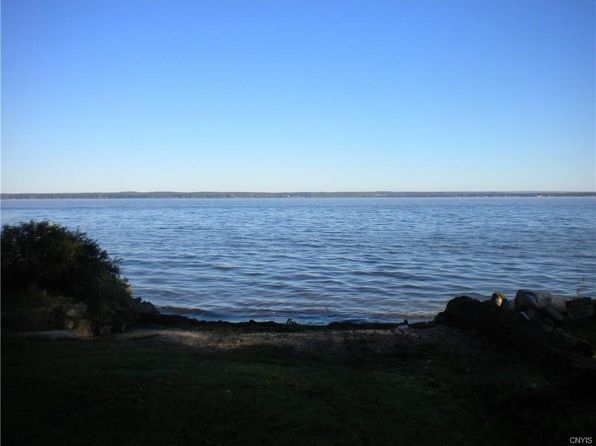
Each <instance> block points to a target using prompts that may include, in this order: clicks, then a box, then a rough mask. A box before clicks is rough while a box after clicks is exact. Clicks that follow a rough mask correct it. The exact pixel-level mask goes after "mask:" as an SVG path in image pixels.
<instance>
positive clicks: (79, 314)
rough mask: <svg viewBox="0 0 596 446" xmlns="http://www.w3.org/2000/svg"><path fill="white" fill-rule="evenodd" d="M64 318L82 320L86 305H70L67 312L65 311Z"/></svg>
mask: <svg viewBox="0 0 596 446" xmlns="http://www.w3.org/2000/svg"><path fill="white" fill-rule="evenodd" d="M65 314H66V317H67V318H69V319H74V320H80V319H84V318H85V316H86V315H87V304H85V303H83V302H79V303H76V304H74V305H71V306H70V308H69V309H68V310H66V313H65Z"/></svg>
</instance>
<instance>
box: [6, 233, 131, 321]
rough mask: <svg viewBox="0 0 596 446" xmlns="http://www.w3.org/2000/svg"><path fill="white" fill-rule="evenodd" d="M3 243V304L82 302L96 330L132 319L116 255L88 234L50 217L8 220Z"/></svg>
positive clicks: (129, 303)
mask: <svg viewBox="0 0 596 446" xmlns="http://www.w3.org/2000/svg"><path fill="white" fill-rule="evenodd" d="M1 248H2V306H3V308H4V309H6V308H14V307H22V306H36V305H37V306H52V305H57V304H64V303H65V302H83V303H85V304H86V305H87V308H88V311H87V315H88V319H89V320H90V322H91V324H92V326H93V328H94V330H96V331H97V330H99V329H100V328H101V327H102V326H106V325H109V326H112V327H113V329H115V330H121V329H123V328H124V326H125V325H126V324H127V323H128V322H132V318H133V312H132V311H131V309H132V305H133V301H132V297H131V295H130V288H129V286H128V283H127V281H126V280H125V279H124V278H122V277H120V268H119V265H118V260H116V259H114V258H111V257H110V256H109V255H108V253H107V252H106V251H105V250H103V249H101V248H100V247H99V245H98V244H97V242H96V241H94V240H92V239H91V238H89V237H88V236H87V235H86V234H85V233H83V232H81V231H78V230H77V231H71V230H69V229H68V228H65V227H64V226H61V225H58V224H54V223H50V222H48V221H42V222H34V221H30V222H28V223H22V224H19V225H14V226H11V225H4V226H3V227H2V244H1Z"/></svg>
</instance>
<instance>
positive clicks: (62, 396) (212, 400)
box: [2, 335, 596, 446]
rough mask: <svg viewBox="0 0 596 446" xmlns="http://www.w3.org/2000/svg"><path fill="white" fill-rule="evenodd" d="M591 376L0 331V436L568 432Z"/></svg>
mask: <svg viewBox="0 0 596 446" xmlns="http://www.w3.org/2000/svg"><path fill="white" fill-rule="evenodd" d="M590 383H592V384H590ZM586 386H588V387H586ZM590 386H592V387H591V388H590V389H588V392H594V386H593V380H591V378H590V377H585V376H583V375H578V376H575V375H570V374H569V373H568V372H563V371H557V370H544V369H543V368H542V367H539V366H535V365H531V364H526V363H524V362H523V361H521V360H520V358H518V357H516V356H515V355H514V356H511V355H505V354H503V353H500V352H499V351H497V350H490V351H488V352H486V353H485V354H482V355H478V356H476V357H470V356H467V355H463V354H458V353H455V352H451V351H446V350H444V349H442V348H440V346H437V345H428V346H426V347H423V348H421V349H420V351H419V352H417V353H415V354H410V355H407V356H403V355H400V356H397V355H396V356H375V355H366V354H363V355H362V356H359V357H355V358H348V359H346V358H321V357H312V356H311V357H308V356H305V355H302V356H297V355H296V354H294V353H292V352H289V351H280V350H274V349H270V348H269V349H254V348H251V349H246V350H237V351H232V352H218V353H198V352H197V351H192V350H189V349H184V348H174V347H167V346H163V345H161V346H160V345H153V344H150V343H147V342H139V341H130V342H124V341H113V340H94V341H79V340H41V339H24V338H17V337H13V336H7V335H4V336H3V337H2V444H3V445H6V446H13V445H14V446H16V445H23V446H33V445H54V444H56V445H64V446H70V445H77V444H80V445H86V446H92V445H102V446H107V445H142V446H150V445H160V446H161V445H186V444H188V445H202V444H209V445H212V444H213V445H217V444H221V445H235V444H238V445H240V444H242V445H247V444H249V445H250V444H255V445H267V444H271V445H299V444H305V445H309V446H312V445H319V444H321V445H326V444H337V445H410V444H411V445H433V444H437V445H438V444H446V445H451V444H452V445H480V444H482V445H490V444H525V445H528V444H568V437H569V436H572V435H594V433H593V432H590V433H589V429H591V428H592V426H596V423H595V424H594V425H592V421H594V420H596V408H595V407H594V405H593V404H592V397H591V396H590V394H589V393H588V394H586V393H585V391H586V389H587V388H589V387H590ZM594 394H596V393H594ZM594 394H592V395H594ZM545 441H546V443H545ZM594 441H596V438H594Z"/></svg>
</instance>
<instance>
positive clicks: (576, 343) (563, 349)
mask: <svg viewBox="0 0 596 446" xmlns="http://www.w3.org/2000/svg"><path fill="white" fill-rule="evenodd" d="M494 300H495V299H493V300H491V301H485V302H480V301H479V300H476V299H472V298H470V297H468V296H458V297H456V298H454V299H451V300H450V301H449V302H448V303H447V307H446V308H445V311H443V312H441V313H439V314H438V315H437V317H436V318H435V322H436V323H442V324H446V325H450V326H453V327H458V328H463V329H467V330H475V331H477V332H479V333H481V334H483V335H484V336H486V337H487V338H489V339H490V340H492V341H494V342H495V343H498V344H501V345H503V346H505V347H507V348H513V349H516V350H518V351H521V352H524V353H526V354H527V355H529V356H532V357H534V358H536V359H539V360H544V361H546V362H548V363H558V364H560V365H566V366H571V367H574V368H581V369H589V370H596V360H594V355H595V353H596V349H595V348H594V346H593V345H591V344H590V343H588V342H586V341H585V340H583V339H580V338H577V337H574V336H571V335H570V334H568V333H566V332H564V331H563V330H561V329H560V328H555V327H554V326H551V328H550V329H549V330H546V329H544V328H543V326H544V320H539V319H540V318H539V317H538V316H535V318H534V317H529V316H528V314H533V315H534V313H535V314H540V313H542V311H541V310H540V308H541V306H542V304H541V303H540V300H538V302H537V307H536V306H532V303H533V302H535V300H534V299H533V298H532V299H529V300H528V301H526V302H525V304H526V306H525V307H522V306H521V301H522V299H520V308H525V310H524V311H520V310H519V309H513V310H507V309H503V308H501V307H499V306H497V305H496V303H495V302H494ZM542 308H546V305H544V307H542Z"/></svg>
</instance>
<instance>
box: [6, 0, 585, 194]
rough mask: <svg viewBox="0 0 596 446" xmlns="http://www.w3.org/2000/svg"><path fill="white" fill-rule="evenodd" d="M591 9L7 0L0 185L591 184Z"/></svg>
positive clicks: (364, 187)
mask: <svg viewBox="0 0 596 446" xmlns="http://www.w3.org/2000/svg"><path fill="white" fill-rule="evenodd" d="M594 53H595V2H594V1H593V0H556V1H552V0H536V1H524V0H511V1H509V0H494V1H491V0H469V1H449V0H436V1H427V0H403V1H399V0H391V1H389V0H387V1H374V0H373V1H348V0H344V1H324V0H312V1H308V0H300V1H295V2H294V1H277V0H270V1H260V0H252V1H240V0H238V1H226V0H214V1H200V0H189V1H180V0H35V1H33V0H3V1H2V191H3V192H82V191H108V192H109V191H121V190H137V191H154V190H176V191H215V190H217V191H368V190H393V191H461V190H475V191H487V190H498V191H503V190H506V191H511V190H558V191H576V190H583V191H594V190H595V189H596V187H595V171H596V161H595V110H594V108H595V76H594V70H595V54H594Z"/></svg>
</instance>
